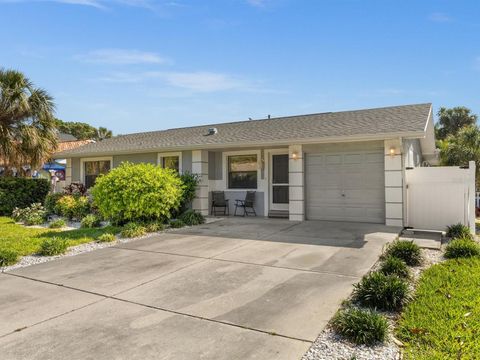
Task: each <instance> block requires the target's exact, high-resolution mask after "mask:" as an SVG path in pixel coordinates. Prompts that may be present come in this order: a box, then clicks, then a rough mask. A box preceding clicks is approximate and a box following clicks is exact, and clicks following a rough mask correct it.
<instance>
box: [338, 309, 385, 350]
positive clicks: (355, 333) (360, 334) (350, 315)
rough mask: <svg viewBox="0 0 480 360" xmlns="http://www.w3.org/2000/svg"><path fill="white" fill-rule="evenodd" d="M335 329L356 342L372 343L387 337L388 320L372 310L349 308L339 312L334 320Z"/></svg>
mask: <svg viewBox="0 0 480 360" xmlns="http://www.w3.org/2000/svg"><path fill="white" fill-rule="evenodd" d="M332 327H333V329H334V330H335V331H336V332H337V333H338V334H340V335H342V336H344V337H346V338H347V339H349V340H350V341H352V342H354V343H355V344H364V345H372V344H374V343H376V342H383V341H384V340H385V339H386V337H387V332H388V322H387V320H386V319H385V318H384V317H383V316H382V315H380V314H378V313H376V312H374V311H371V310H361V309H355V308H349V309H345V310H340V311H339V312H337V314H336V315H335V317H334V318H333V320H332Z"/></svg>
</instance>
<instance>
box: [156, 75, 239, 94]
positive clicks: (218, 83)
mask: <svg viewBox="0 0 480 360" xmlns="http://www.w3.org/2000/svg"><path fill="white" fill-rule="evenodd" d="M163 78H164V79H165V80H166V81H167V82H168V83H169V84H170V85H172V86H175V87H180V88H184V89H188V90H192V91H196V92H214V91H222V90H232V89H241V88H245V87H246V85H247V84H246V83H245V82H243V81H241V80H239V79H235V78H234V77H232V76H230V75H226V74H221V73H212V72H202V71H199V72H171V73H165V74H163Z"/></svg>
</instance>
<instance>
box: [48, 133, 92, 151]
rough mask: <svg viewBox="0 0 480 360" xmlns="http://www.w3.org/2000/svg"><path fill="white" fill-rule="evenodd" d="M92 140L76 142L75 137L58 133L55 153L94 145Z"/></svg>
mask: <svg viewBox="0 0 480 360" xmlns="http://www.w3.org/2000/svg"><path fill="white" fill-rule="evenodd" d="M94 142H95V141H94V140H78V139H77V138H76V137H75V136H73V135H70V134H64V133H59V134H58V147H57V153H58V152H62V151H66V150H73V149H76V148H78V147H80V146H83V145H87V144H90V143H94Z"/></svg>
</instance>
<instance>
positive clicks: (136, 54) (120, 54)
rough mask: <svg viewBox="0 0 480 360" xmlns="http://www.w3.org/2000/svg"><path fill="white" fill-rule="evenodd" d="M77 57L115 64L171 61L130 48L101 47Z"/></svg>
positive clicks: (89, 60)
mask: <svg viewBox="0 0 480 360" xmlns="http://www.w3.org/2000/svg"><path fill="white" fill-rule="evenodd" d="M75 58H76V59H77V60H80V61H84V62H89V63H104V64H113V65H133V64H165V63H167V62H169V61H168V60H167V59H165V58H163V57H162V56H160V55H158V54H156V53H152V52H145V51H139V50H129V49H99V50H94V51H90V52H88V53H86V54H81V55H76V56H75Z"/></svg>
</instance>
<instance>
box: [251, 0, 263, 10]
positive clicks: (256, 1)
mask: <svg viewBox="0 0 480 360" xmlns="http://www.w3.org/2000/svg"><path fill="white" fill-rule="evenodd" d="M247 3H248V4H249V5H252V6H255V7H260V8H261V7H265V5H266V3H267V0H247Z"/></svg>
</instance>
